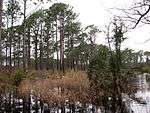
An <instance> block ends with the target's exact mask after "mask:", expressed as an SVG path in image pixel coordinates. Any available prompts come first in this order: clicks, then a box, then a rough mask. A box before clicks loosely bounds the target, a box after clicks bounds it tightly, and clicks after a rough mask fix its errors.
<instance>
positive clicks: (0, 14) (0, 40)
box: [0, 0, 3, 65]
mask: <svg viewBox="0 0 150 113" xmlns="http://www.w3.org/2000/svg"><path fill="white" fill-rule="evenodd" d="M2 13H3V0H0V55H1V54H2V47H1V46H2V38H1V36H2ZM0 65H2V59H1V58H0Z"/></svg>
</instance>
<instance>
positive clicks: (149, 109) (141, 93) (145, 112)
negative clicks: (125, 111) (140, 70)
mask: <svg viewBox="0 0 150 113" xmlns="http://www.w3.org/2000/svg"><path fill="white" fill-rule="evenodd" d="M137 78H138V82H137V85H138V86H139V90H138V91H137V93H136V94H135V96H136V97H137V98H140V99H141V100H142V101H143V102H144V103H142V104H140V103H138V102H136V101H129V102H128V103H129V107H130V108H131V109H132V110H133V113H150V82H149V81H147V78H150V75H149V74H143V75H138V76H137Z"/></svg>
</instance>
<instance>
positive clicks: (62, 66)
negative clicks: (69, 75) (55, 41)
mask: <svg viewBox="0 0 150 113" xmlns="http://www.w3.org/2000/svg"><path fill="white" fill-rule="evenodd" d="M60 25H61V27H60V70H61V71H63V72H64V71H65V70H64V15H63V13H62V14H61V15H60Z"/></svg>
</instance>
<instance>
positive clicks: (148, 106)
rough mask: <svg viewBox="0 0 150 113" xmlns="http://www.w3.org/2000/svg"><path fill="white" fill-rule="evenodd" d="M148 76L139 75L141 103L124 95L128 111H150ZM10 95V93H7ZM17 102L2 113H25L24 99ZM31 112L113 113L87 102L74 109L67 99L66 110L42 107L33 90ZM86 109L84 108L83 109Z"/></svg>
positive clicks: (139, 112) (149, 83)
mask: <svg viewBox="0 0 150 113" xmlns="http://www.w3.org/2000/svg"><path fill="white" fill-rule="evenodd" d="M147 78H150V75H149V74H143V75H138V76H137V82H136V83H135V84H136V85H137V86H138V90H137V92H136V93H135V97H136V98H140V100H141V102H142V103H139V102H137V101H135V100H133V99H131V98H130V97H129V96H127V95H125V94H124V95H123V98H124V101H125V103H126V106H127V108H128V113H150V82H149V81H148V80H147ZM7 96H9V94H8V95H7ZM4 100H5V99H4ZM15 101H16V103H20V104H18V105H15V109H16V110H14V108H13V106H11V107H12V108H11V111H6V110H4V109H7V108H1V110H0V113H23V100H22V99H15ZM30 102H31V104H30V112H26V113H111V111H109V110H108V111H105V112H104V107H103V106H99V107H98V106H94V105H92V104H86V105H85V106H86V107H85V108H83V106H82V104H81V103H79V102H76V103H75V106H74V110H72V109H70V106H69V105H70V104H69V103H68V101H67V100H66V103H65V106H64V109H65V112H62V109H61V107H60V106H59V107H58V106H57V105H56V106H55V107H51V108H49V106H48V105H47V104H46V103H43V104H42V106H43V107H42V109H41V103H40V101H35V99H34V97H33V95H32V91H31V95H30ZM36 105H37V110H35V109H36V108H35V106H36ZM83 109H84V110H83Z"/></svg>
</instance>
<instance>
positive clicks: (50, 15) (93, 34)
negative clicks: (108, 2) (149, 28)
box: [0, 0, 150, 113]
mask: <svg viewBox="0 0 150 113" xmlns="http://www.w3.org/2000/svg"><path fill="white" fill-rule="evenodd" d="M44 2H47V4H51V5H49V7H48V8H40V9H35V10H34V11H31V12H30V13H29V11H30V10H29V9H30V7H32V6H34V7H37V6H38V4H44ZM29 3H30V4H32V5H30V7H28V4H29ZM85 4H86V3H85ZM115 10H119V11H121V13H122V14H124V15H125V16H117V15H114V16H113V18H112V19H111V21H110V22H109V23H107V24H106V25H105V28H104V29H102V28H101V27H99V26H97V25H94V24H89V25H87V26H84V25H82V22H80V19H79V15H80V14H78V13H77V12H75V11H74V7H73V6H71V5H70V4H66V3H63V2H56V1H53V0H52V1H47V0H37V1H34V0H0V113H150V91H149V90H150V52H149V51H146V50H139V51H137V50H134V49H132V48H124V47H123V44H124V42H125V41H127V40H128V38H129V37H127V35H126V34H127V33H128V32H129V31H130V30H135V29H136V28H137V27H138V26H139V24H143V25H149V24H150V18H149V17H150V15H149V13H150V1H149V0H139V1H138V2H136V3H134V4H133V5H132V6H131V7H130V8H128V9H123V8H122V9H119V8H116V9H115ZM128 23H130V26H129V25H128ZM131 26H133V27H131ZM141 32H142V31H141ZM101 33H103V34H104V36H103V38H104V39H105V42H106V44H99V43H98V42H97V38H98V36H99V35H98V34H101ZM135 37H136V36H135ZM141 38H142V37H141ZM141 106H142V107H141Z"/></svg>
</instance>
